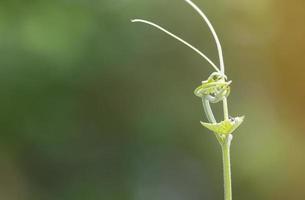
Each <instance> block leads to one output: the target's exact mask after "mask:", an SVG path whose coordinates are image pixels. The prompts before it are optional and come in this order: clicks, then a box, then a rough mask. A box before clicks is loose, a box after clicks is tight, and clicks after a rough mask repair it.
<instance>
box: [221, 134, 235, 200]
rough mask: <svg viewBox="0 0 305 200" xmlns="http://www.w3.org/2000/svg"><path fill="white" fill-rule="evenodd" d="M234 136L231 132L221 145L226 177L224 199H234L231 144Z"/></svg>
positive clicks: (224, 175)
mask: <svg viewBox="0 0 305 200" xmlns="http://www.w3.org/2000/svg"><path fill="white" fill-rule="evenodd" d="M232 138H233V136H232V135H231V134H229V135H228V136H227V137H226V138H225V140H224V142H223V143H222V145H221V149H222V160H223V177H224V199H225V200H232V183H231V161H230V145H231V141H232Z"/></svg>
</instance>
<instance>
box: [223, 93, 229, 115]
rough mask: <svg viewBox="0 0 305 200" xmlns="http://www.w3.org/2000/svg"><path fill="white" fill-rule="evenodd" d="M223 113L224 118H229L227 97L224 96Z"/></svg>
mask: <svg viewBox="0 0 305 200" xmlns="http://www.w3.org/2000/svg"><path fill="white" fill-rule="evenodd" d="M222 102H223V115H224V119H225V120H226V119H229V111H228V101H227V97H224V98H223V100H222Z"/></svg>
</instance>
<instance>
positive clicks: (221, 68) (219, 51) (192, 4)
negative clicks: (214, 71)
mask: <svg viewBox="0 0 305 200" xmlns="http://www.w3.org/2000/svg"><path fill="white" fill-rule="evenodd" d="M185 2H186V3H188V4H189V5H190V6H191V7H192V8H193V9H194V10H195V11H196V12H197V13H198V14H199V15H200V16H201V17H202V18H203V20H204V21H205V23H206V24H207V25H208V27H209V29H210V31H211V32H212V35H213V37H214V40H215V42H216V46H217V50H218V57H219V64H220V70H221V72H222V73H223V74H225V67H224V60H223V53H222V47H221V44H220V41H219V38H218V36H217V34H216V31H215V29H214V27H213V25H212V23H211V22H210V20H209V19H208V17H207V16H206V15H205V14H204V13H203V11H202V10H201V9H200V8H199V7H198V6H197V5H196V4H194V3H193V2H192V1H191V0H185Z"/></svg>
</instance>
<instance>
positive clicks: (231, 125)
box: [201, 116, 244, 135]
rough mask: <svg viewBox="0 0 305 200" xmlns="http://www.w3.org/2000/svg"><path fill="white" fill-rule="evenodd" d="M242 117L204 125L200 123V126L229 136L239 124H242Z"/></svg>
mask: <svg viewBox="0 0 305 200" xmlns="http://www.w3.org/2000/svg"><path fill="white" fill-rule="evenodd" d="M243 120H244V116H242V117H235V118H230V119H226V120H224V121H221V122H219V123H205V122H201V124H202V126H204V127H206V128H207V129H209V130H211V131H213V132H215V133H217V134H221V135H228V134H231V133H232V132H233V131H234V130H235V129H237V128H238V127H239V126H240V124H241V123H242V122H243Z"/></svg>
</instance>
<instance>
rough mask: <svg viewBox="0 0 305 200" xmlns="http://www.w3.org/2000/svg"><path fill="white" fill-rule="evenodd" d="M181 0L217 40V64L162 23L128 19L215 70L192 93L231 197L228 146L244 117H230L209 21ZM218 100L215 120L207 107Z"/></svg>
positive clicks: (226, 85)
mask: <svg viewBox="0 0 305 200" xmlns="http://www.w3.org/2000/svg"><path fill="white" fill-rule="evenodd" d="M184 1H185V2H186V3H188V4H189V5H190V6H191V7H192V8H193V9H194V10H195V11H196V12H197V13H198V14H199V15H200V16H201V17H202V19H203V20H204V22H205V23H206V24H207V25H208V27H209V29H210V31H211V33H212V35H213V37H214V40H215V42H216V46H217V50H218V56H219V67H218V66H217V65H216V64H214V63H213V62H212V61H211V59H209V58H208V57H207V56H206V55H205V54H204V53H202V52H201V51H200V50H198V49H197V48H196V47H194V46H193V45H191V44H189V43H188V42H186V41H185V40H183V39H182V38H180V37H178V36H177V35H175V34H173V33H171V32H169V31H168V30H166V29H164V28H162V27H161V26H159V25H157V24H155V23H153V22H150V21H147V20H143V19H133V20H131V21H132V22H140V23H145V24H148V25H151V26H153V27H155V28H157V29H159V30H161V31H163V32H164V33H166V34H168V35H169V36H171V37H173V38H174V39H176V40H178V41H180V42H181V43H183V44H184V45H186V46H188V47H189V48H191V49H192V50H194V51H195V52H196V53H197V54H199V55H200V56H201V57H203V58H204V59H205V60H206V61H207V62H208V63H209V64H210V65H211V66H212V67H213V68H214V69H215V72H212V73H211V75H210V76H209V77H208V79H207V80H205V81H202V83H201V85H200V86H199V87H197V88H196V89H195V91H194V94H195V95H196V96H197V97H200V98H201V100H202V105H203V108H204V111H205V114H206V117H207V120H208V122H201V124H202V126H204V127H205V128H207V129H209V130H210V131H212V132H213V133H214V134H215V136H216V138H217V140H218V142H219V144H220V145H221V149H222V157H223V176H224V199H225V200H232V186H231V164H230V145H231V141H232V139H233V135H232V133H233V131H234V130H235V129H237V128H238V127H239V125H240V124H241V123H242V122H243V120H244V117H243V116H242V117H231V116H229V112H228V104H227V98H228V96H229V94H230V90H231V89H230V88H231V87H230V85H231V83H232V81H228V78H227V76H226V75H225V66H224V59H223V54H222V48H221V44H220V41H219V39H218V36H217V34H216V32H215V30H214V28H213V26H212V24H211V22H210V21H209V19H208V18H207V16H206V15H205V14H204V13H203V12H202V10H201V9H200V8H199V7H198V6H197V5H196V4H194V3H193V2H192V1H191V0H184ZM219 102H222V105H223V115H224V118H223V120H221V121H217V120H216V119H215V117H214V114H213V110H212V108H211V106H210V103H213V104H216V103H219Z"/></svg>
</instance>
